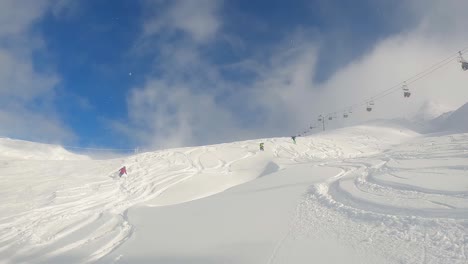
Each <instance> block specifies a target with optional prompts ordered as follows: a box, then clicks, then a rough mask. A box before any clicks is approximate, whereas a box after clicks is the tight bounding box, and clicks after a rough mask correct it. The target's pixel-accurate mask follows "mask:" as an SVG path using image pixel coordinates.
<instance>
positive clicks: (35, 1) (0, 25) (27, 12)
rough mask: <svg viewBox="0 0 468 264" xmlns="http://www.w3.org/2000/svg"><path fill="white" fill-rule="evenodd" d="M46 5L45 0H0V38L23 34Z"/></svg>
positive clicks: (39, 15)
mask: <svg viewBox="0 0 468 264" xmlns="http://www.w3.org/2000/svg"><path fill="white" fill-rule="evenodd" d="M46 7H47V1H46V0H2V1H0V38H4V37H11V36H12V35H18V34H24V33H26V32H25V31H27V29H28V28H29V26H30V25H31V23H33V22H34V21H35V20H37V19H39V18H40V17H41V16H42V15H43V12H44V11H45V9H46Z"/></svg>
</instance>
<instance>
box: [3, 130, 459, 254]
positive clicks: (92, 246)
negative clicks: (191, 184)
mask: <svg viewBox="0 0 468 264" xmlns="http://www.w3.org/2000/svg"><path fill="white" fill-rule="evenodd" d="M364 132H367V131H364ZM364 132H363V131H362V130H359V129H358V130H356V131H355V133H353V134H351V135H347V136H346V137H342V138H341V139H340V137H337V136H336V135H328V136H327V135H325V136H312V137H305V138H298V142H297V144H293V143H292V142H290V140H288V139H267V140H265V141H263V142H266V144H265V148H266V151H265V152H259V151H258V142H260V141H259V140H255V141H254V140H252V141H246V142H237V143H232V144H222V145H215V146H206V147H199V148H186V149H177V150H170V151H159V152H153V153H144V154H140V155H136V156H133V157H130V158H128V159H126V160H125V161H123V162H122V161H121V160H111V161H107V162H106V163H105V165H102V166H101V167H99V168H97V169H95V170H94V172H93V173H95V174H94V175H95V176H96V177H95V178H96V179H97V180H94V181H91V182H90V183H86V184H83V185H79V186H67V187H64V188H59V189H57V190H55V191H53V192H52V193H51V194H50V195H48V196H46V197H38V198H37V197H36V200H33V201H22V202H23V203H24V207H23V208H27V210H23V211H13V212H14V213H13V214H11V215H6V216H5V215H4V214H1V218H0V257H1V258H3V259H0V261H2V262H3V263H16V262H28V260H31V259H34V260H35V261H36V262H41V263H50V262H53V260H55V259H59V258H60V257H63V256H68V255H70V254H75V253H76V254H79V253H80V252H88V253H89V252H92V254H91V255H89V254H87V255H86V258H85V259H83V260H81V261H80V262H94V261H96V260H99V259H100V258H101V257H103V256H105V255H107V254H109V253H110V252H112V251H113V250H115V249H116V248H117V247H119V246H120V245H121V244H122V243H124V242H125V241H126V240H127V239H128V238H129V237H130V236H131V235H132V233H133V232H134V228H133V226H132V225H131V223H130V222H129V220H128V218H127V214H126V212H127V209H128V208H130V207H132V206H134V205H137V204H141V203H144V202H145V201H149V200H152V199H155V198H157V197H158V196H159V195H161V194H163V193H164V192H165V191H167V190H169V189H170V188H172V187H174V186H176V185H178V184H180V183H182V182H184V181H187V180H188V179H191V178H193V177H196V176H197V175H198V174H200V173H204V172H210V173H217V174H220V175H224V174H225V175H229V174H230V173H231V167H232V166H233V165H234V164H236V163H237V162H240V161H242V160H249V159H251V158H258V156H259V155H260V154H261V155H269V154H271V159H272V160H273V161H274V162H275V163H277V164H278V165H279V166H280V167H282V168H287V166H288V165H294V164H300V163H310V164H315V165H317V166H326V167H336V168H340V169H341V170H342V173H340V174H339V175H336V176H335V177H332V178H330V179H328V180H327V181H325V182H321V183H319V184H316V185H314V186H311V188H310V190H309V191H308V192H307V193H306V194H304V196H303V199H302V201H299V203H298V206H297V209H296V215H295V216H294V218H293V220H292V221H291V224H290V227H289V231H288V232H287V234H286V235H285V236H284V237H282V238H281V240H280V241H278V243H277V244H276V245H275V248H274V249H273V250H272V253H271V256H270V257H269V258H268V263H276V262H275V258H276V255H277V254H278V252H279V251H281V250H282V248H283V245H286V244H288V243H293V242H294V240H296V239H298V238H301V237H316V238H320V237H321V236H332V237H334V238H336V239H338V240H340V241H342V242H343V243H344V244H349V245H350V246H351V247H353V248H355V249H356V251H358V252H361V253H362V254H366V252H377V254H380V255H382V256H384V257H385V258H386V259H388V260H389V263H468V259H467V255H468V253H465V252H466V250H468V230H467V228H468V192H467V191H466V189H463V190H454V189H453V188H448V187H447V188H446V189H443V188H438V186H433V185H431V184H426V185H424V186H423V185H421V184H418V183H420V181H418V180H415V181H414V182H411V181H408V179H409V178H411V177H412V175H415V173H423V174H430V176H431V177H435V176H434V175H438V174H440V175H445V174H444V173H446V172H447V171H450V172H451V173H453V177H458V178H460V177H461V176H462V175H465V176H467V174H466V167H467V166H468V164H467V162H466V159H467V158H468V155H467V153H466V149H468V134H458V135H455V136H454V135H452V136H445V137H440V138H424V137H422V138H418V139H417V140H413V141H412V143H407V144H403V145H401V146H399V147H396V148H392V149H391V150H388V148H389V147H390V146H392V144H397V143H400V141H402V140H407V139H410V138H413V137H414V135H410V134H408V135H404V136H401V138H402V139H400V141H397V142H393V141H392V140H391V137H390V136H389V137H388V138H389V139H388V141H386V140H385V137H383V138H382V137H380V138H377V137H373V136H372V133H364ZM400 132H401V131H400ZM337 138H338V139H337ZM225 149H231V150H232V149H233V150H236V151H237V152H236V153H235V155H234V154H230V155H222V154H221V153H220V150H225ZM418 160H437V161H440V162H435V163H434V164H431V163H430V162H429V163H427V162H421V164H419V163H418V162H417V161H418ZM447 160H451V162H448V161H447ZM46 162H47V161H44V163H46ZM122 163H123V164H125V165H126V166H127V168H128V173H129V175H128V176H126V177H125V176H124V177H122V178H120V179H112V178H111V176H113V177H115V174H114V172H115V171H116V170H117V169H118V166H120V164H122ZM11 164H13V165H14V164H15V161H12V162H11ZM11 164H10V165H8V166H12V165H11ZM19 165H21V163H19ZM428 165H430V166H428ZM45 167H46V166H45ZM75 167H76V168H78V167H79V166H76V165H75ZM43 173H51V172H50V171H47V170H46V169H44V171H43ZM52 180H59V179H52ZM464 183H465V184H466V183H467V181H466V180H465V181H464ZM30 188H34V187H30ZM25 193H27V190H26V191H25ZM16 195H17V194H16ZM5 199H7V200H14V195H11V194H9V195H8V193H7V196H6V197H5ZM5 204H6V203H4V204H3V205H2V206H6V205H5ZM6 207H7V206H6ZM0 210H9V208H3V207H0ZM415 252H419V254H415ZM6 256H10V257H6ZM116 261H118V260H116Z"/></svg>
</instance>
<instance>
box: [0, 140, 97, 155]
mask: <svg viewBox="0 0 468 264" xmlns="http://www.w3.org/2000/svg"><path fill="white" fill-rule="evenodd" d="M84 159H89V158H88V157H86V156H83V155H77V154H74V153H71V152H68V151H67V150H65V149H64V148H63V147H61V146H58V145H49V144H41V143H34V142H28V141H23V140H15V139H10V138H0V160H84Z"/></svg>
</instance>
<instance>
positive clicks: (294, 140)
mask: <svg viewBox="0 0 468 264" xmlns="http://www.w3.org/2000/svg"><path fill="white" fill-rule="evenodd" d="M291 138H292V140H293V142H294V144H296V136H292V137H291Z"/></svg>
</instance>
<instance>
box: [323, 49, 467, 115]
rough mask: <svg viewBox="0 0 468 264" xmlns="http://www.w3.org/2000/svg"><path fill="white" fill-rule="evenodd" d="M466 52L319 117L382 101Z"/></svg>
mask: <svg viewBox="0 0 468 264" xmlns="http://www.w3.org/2000/svg"><path fill="white" fill-rule="evenodd" d="M466 51H468V46H467V47H465V48H462V49H460V50H459V51H457V52H456V53H454V54H452V55H450V56H448V57H447V58H445V59H443V60H441V61H439V62H437V63H435V64H433V65H431V66H430V67H428V68H426V69H424V70H423V71H421V72H419V73H417V74H415V75H413V76H411V77H409V78H407V79H406V80H404V81H402V82H400V83H398V84H396V85H394V86H392V87H390V88H388V89H385V90H382V91H380V92H378V93H377V94H375V95H374V96H372V97H370V98H367V99H365V100H362V101H361V102H358V103H355V104H352V105H350V106H346V107H343V108H341V109H340V110H338V111H332V112H329V113H327V114H322V115H321V117H322V118H324V119H325V118H327V117H329V116H331V115H333V113H335V112H342V111H345V110H348V109H353V108H356V107H359V106H365V105H367V104H368V103H369V102H371V101H377V100H380V99H382V98H384V97H386V96H388V95H390V94H392V93H394V92H396V91H399V90H400V89H401V87H402V85H405V84H406V85H409V84H412V83H415V82H417V81H419V80H421V79H423V78H425V77H427V76H429V75H431V74H432V73H434V72H435V71H437V70H439V69H441V68H443V67H445V66H447V65H448V64H450V63H452V62H453V60H456V59H458V57H459V55H460V54H463V53H465V52H466Z"/></svg>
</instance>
